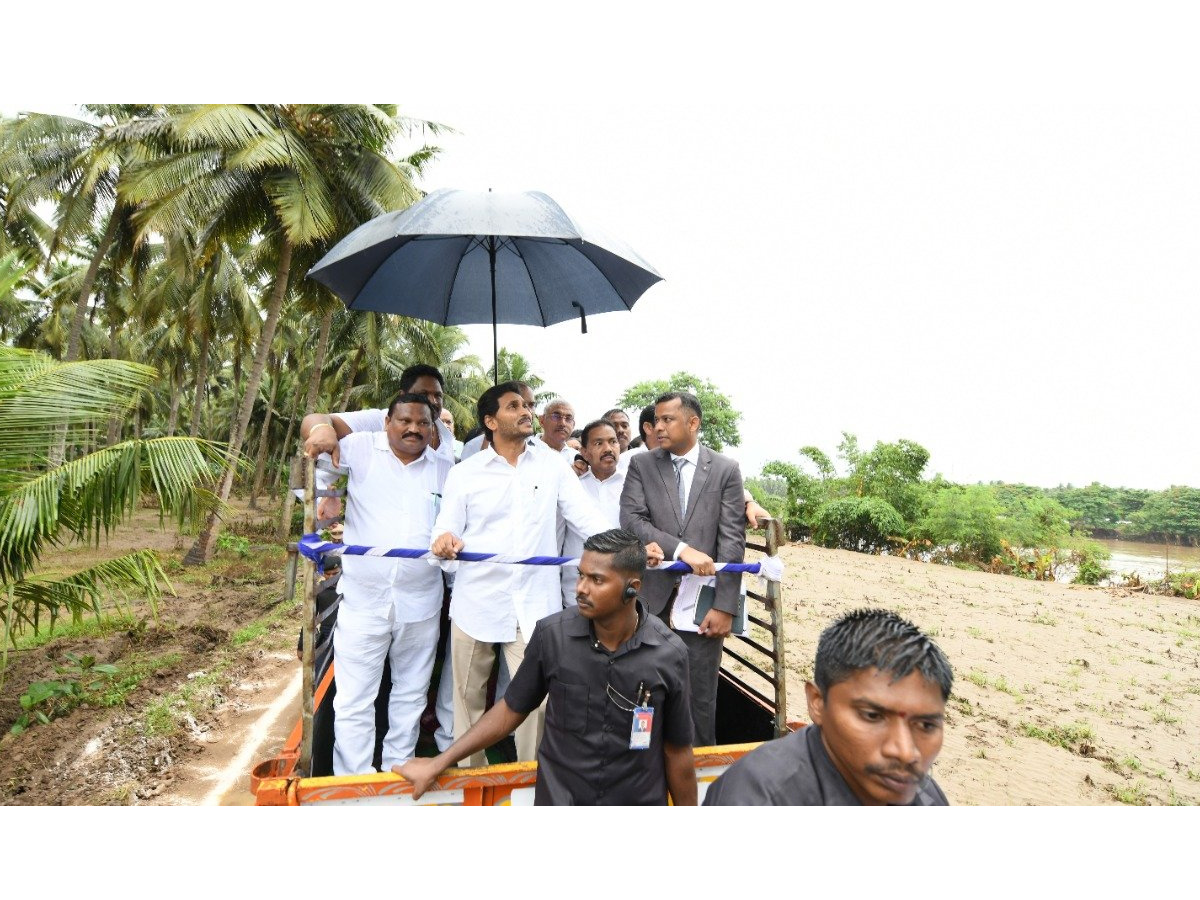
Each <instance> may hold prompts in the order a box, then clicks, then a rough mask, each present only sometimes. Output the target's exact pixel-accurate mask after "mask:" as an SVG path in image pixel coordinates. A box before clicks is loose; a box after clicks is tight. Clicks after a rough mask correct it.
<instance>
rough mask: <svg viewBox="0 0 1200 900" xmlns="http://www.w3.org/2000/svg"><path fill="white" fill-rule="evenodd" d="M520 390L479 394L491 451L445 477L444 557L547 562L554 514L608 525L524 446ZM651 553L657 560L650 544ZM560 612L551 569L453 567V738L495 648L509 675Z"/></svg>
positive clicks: (537, 731)
mask: <svg viewBox="0 0 1200 900" xmlns="http://www.w3.org/2000/svg"><path fill="white" fill-rule="evenodd" d="M522 387H523V385H520V384H518V383H517V382H511V381H510V382H503V383H501V384H499V385H496V386H494V387H491V388H489V389H488V390H487V391H485V392H484V394H483V395H482V396H481V397H480V398H479V404H478V406H479V421H480V424H481V425H483V427H484V429H485V433H486V434H487V438H488V443H489V445H488V447H487V448H485V449H483V450H480V451H479V452H478V453H476V454H475V455H474V456H471V457H469V458H468V459H466V460H464V461H463V462H462V463H460V464H459V465H457V466H455V467H454V469H453V470H452V471H451V473H450V475H449V477H448V478H447V479H446V488H445V491H444V492H443V493H444V497H443V501H442V509H441V512H440V514H439V515H438V519H437V522H436V524H435V525H434V527H433V540H432V542H431V545H430V547H431V549H432V551H433V553H434V554H435V555H437V556H440V557H442V558H443V559H455V558H456V557H457V555H458V552H459V551H460V550H464V549H466V550H469V551H472V552H482V553H500V554H511V555H515V556H518V557H532V556H554V555H556V554H557V552H558V548H559V544H558V542H557V539H556V536H555V515H556V513H561V514H562V516H563V518H564V519H565V520H566V522H567V524H568V526H569V527H570V528H572V529H574V530H575V531H577V532H578V533H579V534H581V535H583V536H584V538H585V539H586V538H588V537H590V536H591V535H593V534H596V533H598V532H601V531H605V530H607V529H608V527H609V525H608V523H607V522H606V521H605V519H604V517H603V516H601V515H600V514H599V512H597V510H596V508H595V507H594V506H593V504H592V503H591V502H590V501H589V500H588V498H587V495H586V494H585V493H584V490H583V488H582V487H581V486H580V484H579V478H578V477H576V475H575V473H574V472H573V471H572V470H571V467H570V466H568V465H566V464H564V462H563V461H562V460H561V459H556V458H555V456H554V455H553V454H550V453H546V452H542V451H539V450H536V449H534V448H531V447H530V446H529V445H528V443H527V441H528V439H529V437H530V436H531V435H532V434H533V405H532V404H531V403H530V402H529V400H527V399H526V397H525V396H522ZM568 433H569V432H568ZM564 440H565V439H564ZM648 549H651V548H648ZM651 552H656V553H657V556H656V559H661V558H662V553H661V550H659V549H658V548H657V547H654V548H652V550H651ZM561 609H562V595H561V592H560V588H559V573H558V571H557V569H556V568H555V567H552V566H524V565H505V564H496V563H465V564H462V565H460V566H459V567H458V571H457V574H456V575H455V581H454V592H453V595H452V599H451V603H450V619H451V622H452V626H451V659H452V662H453V666H454V732H455V737H456V738H461V737H462V736H463V735H465V734H466V732H467V730H468V729H469V728H470V727H471V726H472V725H474V724H475V722H477V721H478V720H479V719H480V717H482V715H483V713H484V707H485V702H486V688H487V679H488V676H489V674H490V673H491V669H492V664H493V662H494V660H495V655H496V647H495V645H496V644H500V645H502V649H503V652H504V655H505V657H506V662H507V665H508V669H509V671H510V672H515V671H516V670H517V667H518V666H519V665H520V663H521V660H522V659H523V658H524V653H525V642H526V641H527V640H528V639H529V637H530V636H531V635H532V634H533V627H534V625H535V624H536V623H537V621H538V620H539V619H541V618H544V617H545V616H548V615H550V614H551V613H554V612H558V611H559V610H561ZM541 722H542V716H541V715H540V714H538V715H534V716H530V717H529V718H528V719H526V720H525V722H524V723H523V724H522V725H521V727H520V728H519V729H518V730H517V732H516V738H517V757H518V759H520V760H533V759H535V758H536V756H537V747H538V743H539V740H540V737H541ZM485 762H486V760H485V758H484V756H483V754H482V753H477V754H475V755H474V756H472V757H471V760H470V762H469V765H484V764H485Z"/></svg>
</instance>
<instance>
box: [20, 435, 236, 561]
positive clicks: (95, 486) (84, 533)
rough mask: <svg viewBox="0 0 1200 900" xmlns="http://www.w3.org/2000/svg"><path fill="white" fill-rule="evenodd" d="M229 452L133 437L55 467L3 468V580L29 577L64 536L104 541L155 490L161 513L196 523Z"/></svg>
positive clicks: (192, 442) (210, 501) (207, 508)
mask: <svg viewBox="0 0 1200 900" xmlns="http://www.w3.org/2000/svg"><path fill="white" fill-rule="evenodd" d="M225 463H226V457H225V452H224V450H223V449H222V448H221V446H220V445H219V444H214V443H210V442H208V441H200V440H197V439H195V438H185V437H158V438H151V439H148V440H132V441H124V442H122V443H119V444H114V445H113V446H111V447H105V448H103V449H101V450H97V451H96V452H94V453H89V454H87V455H86V456H82V457H80V458H78V459H74V460H70V461H68V462H65V463H63V464H62V465H60V466H55V467H54V468H51V469H45V470H34V471H26V472H22V471H19V470H15V469H12V468H5V469H4V470H2V474H0V580H13V579H15V578H21V577H23V576H24V574H25V573H27V572H28V571H30V570H31V569H32V567H33V566H34V565H35V564H36V562H37V560H38V557H39V556H40V554H41V553H42V551H43V550H44V548H45V546H46V544H47V543H52V542H57V541H59V540H61V539H62V536H63V535H64V534H69V535H71V536H72V537H74V538H76V539H83V540H98V539H99V536H100V534H101V533H102V532H103V533H106V534H107V533H108V532H109V531H110V530H111V529H112V528H113V527H114V526H115V525H117V524H119V523H120V522H121V521H122V520H124V519H126V518H127V517H128V516H130V515H131V514H132V513H133V511H134V509H135V508H136V507H137V504H138V502H139V500H140V498H141V496H142V494H143V493H148V492H153V493H154V494H155V495H156V496H157V498H158V501H159V509H160V514H165V513H167V512H173V513H175V514H176V516H177V517H178V518H179V519H180V520H181V521H182V520H184V519H186V518H190V519H191V520H192V521H193V523H195V522H197V521H198V520H199V518H200V517H201V516H203V515H205V514H207V513H209V512H211V511H212V510H213V509H214V508H215V507H216V506H219V504H217V503H216V502H215V501H214V497H213V494H212V492H211V491H210V490H208V489H207V488H206V487H204V486H205V485H208V484H211V483H212V482H213V481H214V480H215V478H216V475H217V472H219V470H220V468H221V466H222V465H224V464H225Z"/></svg>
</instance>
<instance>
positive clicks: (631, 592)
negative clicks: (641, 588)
mask: <svg viewBox="0 0 1200 900" xmlns="http://www.w3.org/2000/svg"><path fill="white" fill-rule="evenodd" d="M637 595H638V592H637V588H635V587H634V586H633V585H632V584H631V583H630V582H628V581H627V582H625V602H626V603H628V602H629V601H630V600H633V599H634V598H635V597H637Z"/></svg>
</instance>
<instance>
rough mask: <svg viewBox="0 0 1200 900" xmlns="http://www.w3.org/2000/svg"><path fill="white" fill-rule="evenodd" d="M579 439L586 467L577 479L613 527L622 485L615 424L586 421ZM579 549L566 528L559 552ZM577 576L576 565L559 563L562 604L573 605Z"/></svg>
mask: <svg viewBox="0 0 1200 900" xmlns="http://www.w3.org/2000/svg"><path fill="white" fill-rule="evenodd" d="M580 443H581V444H582V449H581V450H580V453H581V454H582V455H583V458H584V460H585V461H586V462H587V464H588V469H587V471H586V472H584V473H583V474H582V475H581V476H580V477H579V483H580V485H582V487H583V490H584V493H586V494H587V495H588V499H590V500H591V501H592V503H593V504H594V505H595V507H596V509H597V510H598V511H599V513H600V515H602V516H603V517H604V520H605V521H606V522H608V524H609V527H610V528H616V527H618V526H619V525H620V523H621V488H622V487H623V486H624V485H625V472H624V471H623V470H621V469H620V468H619V467H618V465H617V460H618V459H619V458H620V446H621V445H620V441H619V438H618V437H617V431H616V428H614V427H613V425H612V423H611V422H609V421H608V420H607V419H597V420H596V421H594V422H589V423H588V424H587V425H586V426H585V427H584V429H583V433H582V434H581V436H580ZM582 552H583V538H581V537H580V536H579V535H577V534H576V533H575V532H574V531H570V530H568V532H567V535H566V538H565V539H564V540H563V548H562V555H563V556H568V557H570V558H571V559H575V558H576V557H578V556H579V554H580V553H582ZM578 579H579V569H578V568H577V567H576V566H563V567H562V592H563V606H573V605H574V603H575V584H576V582H577V581H578Z"/></svg>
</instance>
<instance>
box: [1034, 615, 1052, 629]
mask: <svg viewBox="0 0 1200 900" xmlns="http://www.w3.org/2000/svg"><path fill="white" fill-rule="evenodd" d="M1029 621H1030V622H1032V623H1033V624H1034V625H1049V626H1050V627H1051V628H1053V627H1055V626H1056V625H1058V619H1056V618H1054V616H1051V615H1048V614H1046V613H1038V614H1037V615H1036V616H1034V617H1033V618H1032V619H1030V620H1029Z"/></svg>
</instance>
